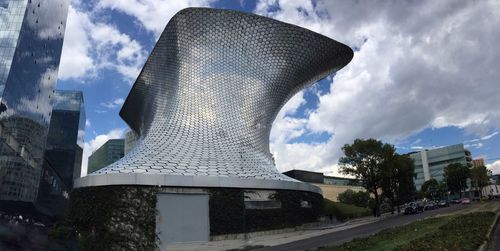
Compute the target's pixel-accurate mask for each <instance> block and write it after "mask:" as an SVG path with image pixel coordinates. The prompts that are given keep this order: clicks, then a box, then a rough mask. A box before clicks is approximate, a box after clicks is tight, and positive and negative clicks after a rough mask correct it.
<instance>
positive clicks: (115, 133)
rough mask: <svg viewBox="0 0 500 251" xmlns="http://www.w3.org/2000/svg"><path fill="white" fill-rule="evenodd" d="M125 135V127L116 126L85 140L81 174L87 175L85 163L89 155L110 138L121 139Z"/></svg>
mask: <svg viewBox="0 0 500 251" xmlns="http://www.w3.org/2000/svg"><path fill="white" fill-rule="evenodd" d="M124 135H125V128H116V129H113V130H111V131H109V132H108V133H106V134H100V135H97V136H96V137H95V138H94V139H92V140H90V141H88V142H85V144H84V148H83V157H82V173H81V176H86V175H87V164H88V158H89V156H90V155H91V154H92V153H93V152H94V151H95V150H97V149H99V147H101V146H102V145H103V144H104V143H106V142H107V141H108V140H110V139H121V138H123V137H124Z"/></svg>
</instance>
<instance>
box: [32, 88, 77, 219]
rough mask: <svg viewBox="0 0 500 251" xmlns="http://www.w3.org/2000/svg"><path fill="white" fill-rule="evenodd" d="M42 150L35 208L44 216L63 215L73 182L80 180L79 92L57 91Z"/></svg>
mask: <svg viewBox="0 0 500 251" xmlns="http://www.w3.org/2000/svg"><path fill="white" fill-rule="evenodd" d="M53 100H54V105H53V108H52V116H51V118H50V127H49V133H48V135H47V143H46V146H45V159H44V162H43V170H42V178H41V179H40V187H39V189H38V197H37V208H38V209H39V210H40V211H42V212H44V213H45V214H47V215H54V214H55V215H57V214H62V212H63V210H64V208H65V204H66V203H67V198H68V192H69V190H71V188H72V187H73V179H75V178H78V177H80V172H81V166H82V154H83V140H84V138H83V137H84V134H85V133H84V132H85V109H84V106H83V104H84V102H83V94H82V92H81V91H61V90H57V91H56V92H55V95H54V99H53Z"/></svg>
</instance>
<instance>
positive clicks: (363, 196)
mask: <svg viewBox="0 0 500 251" xmlns="http://www.w3.org/2000/svg"><path fill="white" fill-rule="evenodd" d="M337 199H338V200H339V201H340V202H342V203H345V204H351V205H355V206H358V207H364V208H366V207H367V206H368V201H369V200H370V194H369V193H367V192H365V191H358V192H354V191H353V190H351V189H347V190H345V191H344V192H342V193H340V194H339V195H338V196H337Z"/></svg>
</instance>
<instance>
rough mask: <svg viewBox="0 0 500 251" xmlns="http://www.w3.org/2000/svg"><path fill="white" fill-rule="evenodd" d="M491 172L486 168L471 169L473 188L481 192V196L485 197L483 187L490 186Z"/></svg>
mask: <svg viewBox="0 0 500 251" xmlns="http://www.w3.org/2000/svg"><path fill="white" fill-rule="evenodd" d="M488 175H491V171H490V170H488V169H487V168H486V167H485V166H476V167H473V168H472V169H470V178H471V185H472V187H474V188H476V189H477V190H478V191H479V195H480V196H481V197H482V196H483V187H485V186H487V185H489V184H490V178H489V176H488Z"/></svg>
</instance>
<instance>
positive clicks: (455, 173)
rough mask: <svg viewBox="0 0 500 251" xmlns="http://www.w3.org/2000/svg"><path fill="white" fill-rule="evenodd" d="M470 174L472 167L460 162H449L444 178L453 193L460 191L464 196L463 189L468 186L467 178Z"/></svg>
mask: <svg viewBox="0 0 500 251" xmlns="http://www.w3.org/2000/svg"><path fill="white" fill-rule="evenodd" d="M469 176H470V169H469V168H468V167H466V166H464V165H462V164H460V163H453V164H449V165H448V166H446V167H445V168H444V179H445V180H446V184H447V185H448V189H449V190H450V191H451V192H453V193H459V194H460V198H462V191H463V190H465V189H466V188H467V178H469Z"/></svg>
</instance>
